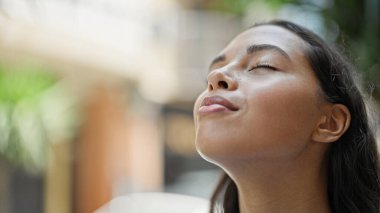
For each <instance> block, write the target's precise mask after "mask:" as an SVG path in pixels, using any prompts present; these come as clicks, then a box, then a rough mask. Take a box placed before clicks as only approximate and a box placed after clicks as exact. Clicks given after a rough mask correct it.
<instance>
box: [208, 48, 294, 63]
mask: <svg viewBox="0 0 380 213" xmlns="http://www.w3.org/2000/svg"><path fill="white" fill-rule="evenodd" d="M264 50H274V51H276V52H278V53H280V54H281V55H283V56H285V57H286V58H287V59H288V60H290V56H289V55H288V54H287V53H286V52H285V50H283V49H281V48H280V47H278V46H275V45H271V44H253V45H250V46H249V47H248V48H247V54H252V53H254V52H259V51H264ZM225 60H226V55H225V54H223V55H219V56H217V57H216V58H214V59H213V60H212V61H211V64H210V66H209V68H211V67H212V66H214V64H216V63H218V62H222V61H225Z"/></svg>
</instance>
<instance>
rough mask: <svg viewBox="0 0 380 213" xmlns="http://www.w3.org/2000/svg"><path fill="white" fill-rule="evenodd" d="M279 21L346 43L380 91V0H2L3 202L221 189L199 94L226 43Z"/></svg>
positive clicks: (75, 207) (82, 205) (100, 201)
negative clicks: (203, 139) (202, 130)
mask: <svg viewBox="0 0 380 213" xmlns="http://www.w3.org/2000/svg"><path fill="white" fill-rule="evenodd" d="M273 18H282V19H286V20H290V21H294V22H296V23H299V24H301V25H303V26H306V27H308V28H309V29H312V30H313V31H315V32H317V33H318V34H319V35H321V36H322V37H324V38H325V39H326V40H328V41H329V42H338V43H339V44H340V45H341V46H342V47H344V48H345V49H346V51H347V53H348V55H349V57H350V58H351V59H352V60H353V61H354V62H355V64H356V65H357V66H358V68H359V70H360V71H361V73H362V75H363V79H364V82H365V84H364V85H365V87H364V89H365V90H366V91H367V92H368V93H369V94H371V95H372V97H374V99H377V100H379V99H380V91H379V85H380V1H378V0H266V1H263V0H262V1H260V0H177V1H174V0H139V1H132V0H0V212H1V213H24V212H25V213H26V212H28V213H41V212H44V213H70V212H74V213H90V212H93V211H94V210H96V209H97V208H99V207H101V206H102V205H104V204H105V203H106V202H107V201H109V200H110V199H112V198H113V197H116V196H120V195H126V194H129V193H135V192H147V191H149V192H151V191H155V192H163V191H164V192H173V193H180V194H187V195H193V196H200V197H205V198H207V197H209V196H210V194H211V192H212V189H213V188H214V186H215V184H216V182H217V180H218V177H219V174H220V171H219V170H218V169H217V168H216V167H215V166H213V165H211V164H209V163H207V162H205V161H204V160H202V159H201V158H200V157H199V156H198V155H197V153H196V151H195V148H194V145H193V141H194V127H193V120H192V106H193V103H194V100H195V98H196V97H197V95H198V94H200V93H201V91H202V90H203V89H204V88H205V86H206V74H207V68H208V65H209V62H210V60H211V59H212V58H213V57H214V56H215V55H216V54H217V53H218V52H219V51H220V50H221V49H222V48H223V47H224V45H226V44H227V42H228V41H229V40H230V39H232V38H233V37H234V36H235V35H236V34H238V33H239V32H240V31H242V30H243V29H245V28H247V27H249V26H251V25H252V24H253V23H255V22H260V21H265V20H270V19H273Z"/></svg>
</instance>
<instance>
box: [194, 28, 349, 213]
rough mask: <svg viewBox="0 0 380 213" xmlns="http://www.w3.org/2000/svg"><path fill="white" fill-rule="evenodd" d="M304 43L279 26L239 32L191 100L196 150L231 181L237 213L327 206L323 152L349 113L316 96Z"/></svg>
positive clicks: (327, 209)
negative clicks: (198, 93)
mask: <svg viewBox="0 0 380 213" xmlns="http://www.w3.org/2000/svg"><path fill="white" fill-rule="evenodd" d="M307 48H308V46H307V44H306V43H305V42H303V41H302V40H301V39H300V38H298V37H297V36H296V35H294V34H292V33H291V32H289V31H287V30H285V29H282V28H280V27H276V26H260V27H255V28H252V29H249V30H247V31H245V32H243V33H242V34H240V35H238V36H237V37H236V38H235V39H234V40H233V41H232V42H231V43H230V44H229V45H228V46H227V47H226V48H225V49H224V50H223V51H222V52H221V53H220V55H219V56H218V57H217V58H216V59H215V60H214V61H213V63H212V65H211V66H210V73H209V75H208V88H207V89H206V91H205V92H203V93H202V94H201V95H200V96H199V98H198V99H197V101H196V103H195V105H194V117H195V124H196V136H197V137H196V146H197V149H198V151H199V153H200V154H201V155H202V156H203V157H204V158H205V159H206V160H208V161H210V162H212V163H214V164H216V165H218V166H220V167H221V168H222V169H223V170H224V171H225V172H226V173H227V174H228V175H229V176H230V177H231V178H232V180H233V181H234V182H235V183H236V185H237V187H238V193H239V207H240V212H241V213H252V212H261V213H266V212H308V213H309V212H318V213H324V212H326V213H327V212H330V211H331V210H330V207H329V204H328V196H327V180H326V176H327V175H326V159H325V154H326V151H327V150H328V147H329V144H330V143H332V142H334V141H336V140H337V139H338V138H339V137H340V136H341V135H342V134H343V133H344V132H345V131H346V130H347V128H348V126H349V122H350V114H349V111H348V110H347V108H346V107H345V106H343V105H339V104H331V103H328V102H326V101H325V100H324V99H323V98H322V96H321V94H320V89H319V85H318V80H317V79H316V77H315V75H314V72H313V70H312V69H311V67H310V65H309V63H308V60H307V58H306V57H305V54H304V51H305V50H306V49H307Z"/></svg>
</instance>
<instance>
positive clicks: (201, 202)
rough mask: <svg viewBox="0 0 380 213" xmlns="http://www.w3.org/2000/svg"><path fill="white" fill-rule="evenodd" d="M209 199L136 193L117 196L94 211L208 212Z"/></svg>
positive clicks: (97, 212) (99, 212)
mask: <svg viewBox="0 0 380 213" xmlns="http://www.w3.org/2000/svg"><path fill="white" fill-rule="evenodd" d="M208 212H209V201H208V200H206V199H203V198H198V197H192V196H186V195H178V194H169V193H138V194H131V195H128V196H122V197H117V198H115V199H113V200H111V201H110V202H109V203H108V204H106V205H105V206H103V207H102V208H100V209H98V210H96V211H95V213H208Z"/></svg>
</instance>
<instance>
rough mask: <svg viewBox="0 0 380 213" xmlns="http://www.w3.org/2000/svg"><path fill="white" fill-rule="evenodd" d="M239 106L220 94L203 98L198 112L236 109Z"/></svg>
mask: <svg viewBox="0 0 380 213" xmlns="http://www.w3.org/2000/svg"><path fill="white" fill-rule="evenodd" d="M237 110H239V108H238V107H237V106H235V105H234V104H232V103H231V102H230V101H229V100H227V99H226V98H223V97H222V96H211V97H206V98H204V99H203V101H202V103H201V105H200V107H199V112H200V113H212V112H225V111H237Z"/></svg>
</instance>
